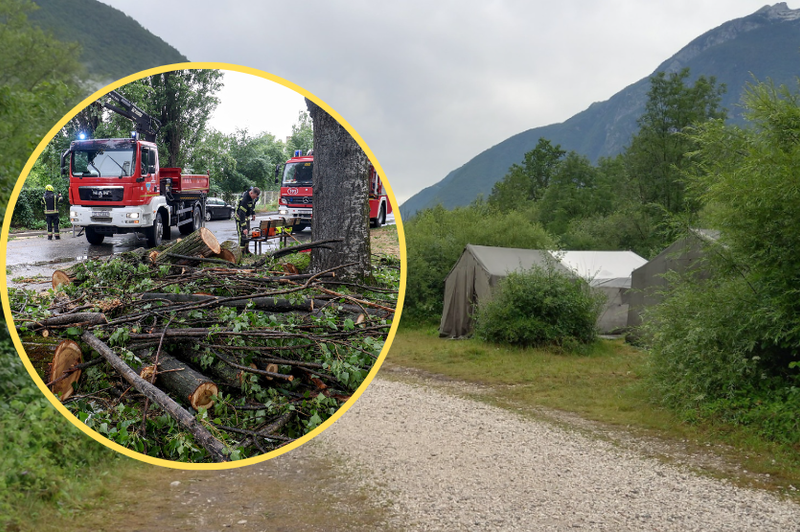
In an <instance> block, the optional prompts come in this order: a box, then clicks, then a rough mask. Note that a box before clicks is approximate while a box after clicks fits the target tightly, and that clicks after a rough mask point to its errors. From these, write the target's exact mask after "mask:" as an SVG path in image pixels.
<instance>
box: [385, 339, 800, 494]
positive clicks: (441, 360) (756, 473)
mask: <svg viewBox="0 0 800 532" xmlns="http://www.w3.org/2000/svg"><path fill="white" fill-rule="evenodd" d="M387 363H388V364H389V365H397V366H403V367H410V368H415V369H418V370H422V371H425V372H429V373H433V374H437V375H441V376H444V377H447V378H451V379H456V380H461V381H466V382H469V383H476V384H481V385H485V386H488V387H489V388H490V390H489V391H488V393H486V394H484V395H483V399H484V400H488V401H489V402H491V403H492V404H495V405H497V406H500V407H505V408H510V409H514V410H518V409H520V408H522V409H523V410H529V411H535V409H536V408H537V407H538V408H541V407H544V408H547V409H553V410H558V411H563V412H569V413H574V414H577V415H579V416H580V417H581V418H583V419H587V420H591V421H596V422H599V423H602V424H604V425H608V426H610V427H611V428H614V429H624V430H625V431H630V432H631V433H632V435H634V436H640V437H645V438H658V439H660V440H663V441H665V442H679V443H680V444H681V445H682V446H684V447H685V448H686V451H687V452H698V451H703V452H705V450H707V449H708V448H712V449H713V450H714V452H715V453H718V454H720V453H721V454H722V455H724V458H725V459H726V460H729V461H731V462H733V463H735V464H736V467H734V468H733V469H738V470H741V472H742V473H743V474H744V477H737V475H736V474H734V472H732V471H729V473H731V474H732V476H730V477H729V478H732V479H733V480H734V481H736V482H738V483H740V484H743V485H751V486H752V485H755V486H758V487H770V488H778V489H782V490H785V491H786V492H787V493H792V494H795V495H796V494H797V491H796V490H795V488H798V487H800V453H798V449H796V448H794V447H792V446H790V445H780V444H776V443H774V442H770V441H766V440H764V439H763V438H760V437H759V436H758V435H756V434H754V433H753V432H752V431H749V430H748V429H747V428H745V427H735V426H731V425H726V424H721V423H720V424H712V423H687V422H685V421H683V420H682V419H680V418H679V417H678V416H677V415H676V414H674V413H673V412H672V411H670V410H667V409H665V408H663V407H660V406H658V405H657V404H656V403H655V402H654V401H653V400H652V399H653V398H652V395H651V391H650V390H649V389H648V388H647V384H646V382H647V379H646V377H647V376H648V375H649V371H650V369H649V357H648V355H647V354H646V353H645V352H643V351H640V350H638V349H635V348H633V347H631V346H630V345H627V344H625V343H623V342H622V341H621V340H601V341H599V342H598V343H596V344H595V345H593V346H592V348H591V350H589V351H588V352H587V353H586V354H584V355H573V354H568V353H563V352H553V351H551V350H548V349H533V348H516V347H508V346H498V345H493V344H489V343H485V342H482V341H479V340H475V339H469V340H449V339H443V338H439V337H438V331H436V330H435V329H433V328H430V329H411V328H408V327H401V328H400V330H399V331H398V334H397V335H396V337H395V339H394V342H393V344H392V348H391V351H390V352H389V355H388V357H387ZM729 469H730V468H729ZM716 474H719V472H716ZM723 476H728V475H723Z"/></svg>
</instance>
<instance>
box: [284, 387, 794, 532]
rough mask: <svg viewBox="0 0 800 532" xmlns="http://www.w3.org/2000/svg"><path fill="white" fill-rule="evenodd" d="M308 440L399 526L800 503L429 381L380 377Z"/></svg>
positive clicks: (761, 512) (711, 520) (662, 514)
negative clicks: (340, 464) (464, 396)
mask: <svg viewBox="0 0 800 532" xmlns="http://www.w3.org/2000/svg"><path fill="white" fill-rule="evenodd" d="M306 446H308V447H310V449H309V450H313V451H312V452H313V453H323V454H324V455H328V456H330V455H331V453H333V455H334V456H339V457H340V458H343V462H344V463H345V464H348V465H347V466H346V467H348V468H350V469H351V471H350V472H351V473H354V474H355V475H356V477H357V478H359V479H360V480H361V481H362V482H363V483H365V484H366V485H368V486H370V487H371V488H372V489H374V490H376V492H377V493H379V494H380V495H379V496H378V499H379V500H375V501H374V502H375V503H376V504H379V505H381V506H383V505H389V507H390V509H391V511H392V513H393V518H392V519H393V521H394V524H396V525H397V526H398V528H399V529H403V530H447V531H453V530H482V531H483V530H503V531H513V530H568V529H569V530H573V529H588V530H614V531H619V530H659V531H663V530H679V531H692V530H702V531H712V530H724V531H732V530H780V531H800V506H798V505H797V504H794V503H792V502H789V501H784V500H781V499H780V498H778V497H776V496H774V495H772V494H770V493H767V492H763V491H758V490H751V489H742V488H737V487H734V486H732V485H731V484H729V483H726V482H724V481H718V480H714V479H710V478H705V477H700V476H697V475H695V474H692V473H690V472H688V471H687V470H683V469H681V468H680V467H676V466H670V465H665V464H663V463H661V462H659V461H657V460H654V459H651V458H646V457H643V456H641V455H639V454H638V453H635V452H631V451H627V450H624V449H620V448H618V447H615V446H614V445H613V444H611V443H607V442H605V441H600V440H593V439H591V438H588V437H586V436H582V435H581V434H580V433H578V432H575V431H571V430H566V429H560V428H557V427H555V426H553V425H550V424H547V423H540V422H535V421H530V420H527V419H524V418H522V417H521V416H517V415H515V414H513V413H510V412H508V411H505V410H502V409H498V408H495V407H491V406H487V405H485V404H482V403H479V402H475V401H470V400H466V399H462V398H459V397H455V396H453V395H450V394H447V393H444V392H441V391H437V390H434V389H432V388H430V387H428V386H422V385H411V384H406V383H401V382H393V381H387V380H383V379H375V380H374V381H373V382H372V384H371V385H370V386H369V388H368V389H367V390H366V392H365V393H364V395H363V396H362V397H361V398H360V399H359V400H358V401H357V402H356V404H355V405H354V406H353V407H352V408H351V409H350V410H349V411H348V412H347V413H346V414H345V415H344V416H342V417H341V418H340V419H339V420H338V421H337V422H336V423H334V425H333V426H331V427H330V428H328V429H327V430H326V431H325V432H323V433H322V434H321V435H320V436H319V437H317V438H316V439H315V440H313V441H312V442H310V443H309V444H306ZM298 451H300V452H303V451H302V450H298Z"/></svg>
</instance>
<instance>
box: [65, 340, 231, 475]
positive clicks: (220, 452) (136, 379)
mask: <svg viewBox="0 0 800 532" xmlns="http://www.w3.org/2000/svg"><path fill="white" fill-rule="evenodd" d="M81 338H82V339H83V341H84V342H86V343H87V344H88V345H89V346H90V347H91V348H92V349H94V350H95V351H97V352H98V353H99V354H100V356H102V357H103V358H105V359H106V360H107V361H108V363H109V364H111V366H112V367H113V368H114V369H115V370H117V372H118V373H119V374H120V375H122V377H123V378H124V379H125V380H126V381H128V383H130V384H131V385H132V386H133V387H134V388H136V389H137V390H138V391H139V392H140V393H141V394H142V395H144V396H145V397H147V398H148V399H150V400H151V401H153V402H154V403H156V404H157V405H159V406H160V407H161V408H162V409H163V410H164V411H165V412H167V413H168V414H169V415H170V416H172V417H173V418H174V419H175V420H176V421H178V423H180V424H181V425H183V427H184V428H186V429H187V430H188V431H189V432H191V433H192V435H194V437H195V440H196V441H197V443H198V444H199V445H200V446H201V447H203V448H204V449H205V450H206V451H208V453H209V455H211V458H212V459H213V460H214V461H215V462H226V461H227V460H228V459H227V455H228V454H229V453H228V449H227V448H226V447H225V446H224V445H223V444H222V443H221V442H220V441H219V440H217V439H216V438H215V437H214V436H212V435H211V433H210V432H208V430H206V428H205V427H204V426H203V425H201V424H200V423H198V422H197V420H196V419H195V418H194V417H193V416H192V415H191V414H190V413H189V412H187V411H186V409H184V408H183V407H182V406H180V405H179V404H178V403H176V402H175V401H174V400H173V399H171V398H170V397H169V396H168V395H166V394H165V393H164V392H162V391H161V390H159V389H158V388H156V387H155V386H153V385H152V384H150V383H149V382H147V381H146V380H144V379H143V378H141V377H140V376H139V375H138V374H137V373H136V372H135V371H133V370H132V369H131V368H130V366H128V365H127V364H126V363H125V362H123V360H122V359H121V358H119V357H118V356H117V355H116V354H115V353H114V351H112V350H111V348H110V347H108V346H107V345H106V344H104V343H103V342H101V341H100V340H99V339H98V338H97V337H96V336H95V335H93V334H92V333H90V332H85V333H83V335H82V336H81Z"/></svg>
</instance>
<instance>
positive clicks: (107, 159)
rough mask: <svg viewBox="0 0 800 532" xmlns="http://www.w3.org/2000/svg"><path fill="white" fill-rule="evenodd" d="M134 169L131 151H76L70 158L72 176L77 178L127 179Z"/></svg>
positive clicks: (102, 149)
mask: <svg viewBox="0 0 800 532" xmlns="http://www.w3.org/2000/svg"><path fill="white" fill-rule="evenodd" d="M135 168H136V152H135V151H134V150H133V149H130V148H128V149H124V148H123V149H106V148H100V149H86V150H76V151H74V152H73V156H72V175H74V176H78V177H128V176H132V175H133V172H134V169H135Z"/></svg>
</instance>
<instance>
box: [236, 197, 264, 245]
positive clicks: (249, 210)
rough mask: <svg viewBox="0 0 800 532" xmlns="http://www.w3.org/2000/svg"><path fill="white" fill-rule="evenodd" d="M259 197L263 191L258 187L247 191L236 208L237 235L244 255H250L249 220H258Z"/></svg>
mask: <svg viewBox="0 0 800 532" xmlns="http://www.w3.org/2000/svg"><path fill="white" fill-rule="evenodd" d="M259 195H261V190H259V188H258V187H253V188H251V189H250V190H247V191H245V192H244V194H242V197H241V199H240V200H239V204H238V206H237V207H236V216H235V217H234V219H235V220H236V234H237V235H238V236H239V246H241V248H242V255H249V254H250V250H249V249H248V247H249V243H248V240H247V234H248V233H249V228H248V226H249V225H250V224H249V221H250V220H248V218H250V217H252V218H251V219H253V220H255V219H256V202H257V201H258V196H259Z"/></svg>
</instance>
